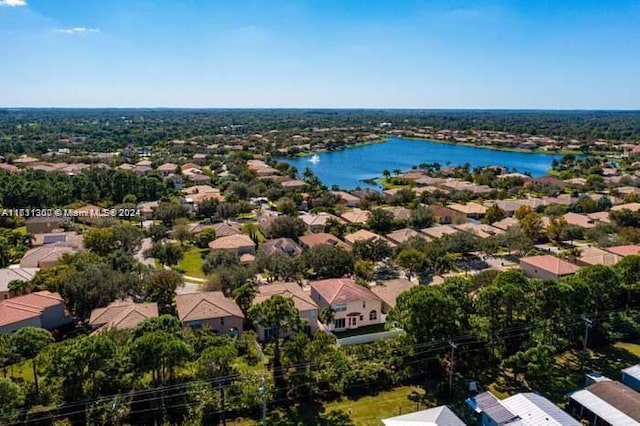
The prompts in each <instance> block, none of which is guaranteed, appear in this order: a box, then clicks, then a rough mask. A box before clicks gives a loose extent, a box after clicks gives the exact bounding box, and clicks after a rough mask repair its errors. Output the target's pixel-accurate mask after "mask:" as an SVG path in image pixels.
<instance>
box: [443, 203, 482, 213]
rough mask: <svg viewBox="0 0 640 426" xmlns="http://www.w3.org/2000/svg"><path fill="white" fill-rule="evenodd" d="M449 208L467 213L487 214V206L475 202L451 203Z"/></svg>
mask: <svg viewBox="0 0 640 426" xmlns="http://www.w3.org/2000/svg"><path fill="white" fill-rule="evenodd" d="M449 208H450V209H452V210H455V211H457V212H460V213H464V214H466V215H469V214H485V213H486V212H487V208H486V207H485V206H483V205H482V204H478V203H473V202H470V203H467V204H449Z"/></svg>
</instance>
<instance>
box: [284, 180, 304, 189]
mask: <svg viewBox="0 0 640 426" xmlns="http://www.w3.org/2000/svg"><path fill="white" fill-rule="evenodd" d="M280 185H282V189H284V190H285V191H297V190H301V189H303V188H304V187H305V186H307V184H306V183H305V182H303V181H301V180H296V179H292V180H287V181H284V182H282V183H281V184H280Z"/></svg>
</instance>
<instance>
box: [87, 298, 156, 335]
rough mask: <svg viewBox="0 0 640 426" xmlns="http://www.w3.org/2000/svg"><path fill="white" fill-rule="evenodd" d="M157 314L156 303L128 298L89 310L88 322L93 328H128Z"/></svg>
mask: <svg viewBox="0 0 640 426" xmlns="http://www.w3.org/2000/svg"><path fill="white" fill-rule="evenodd" d="M157 316H158V305H157V304H156V303H134V302H132V301H129V300H116V301H115V302H112V303H110V304H109V305H107V306H105V307H104V308H97V309H94V310H93V311H92V312H91V317H90V318H89V324H90V325H91V327H92V328H93V329H94V330H107V329H116V330H128V329H131V328H135V327H136V326H137V325H138V324H140V323H141V322H142V321H144V320H146V319H148V318H156V317H157Z"/></svg>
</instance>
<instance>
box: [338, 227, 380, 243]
mask: <svg viewBox="0 0 640 426" xmlns="http://www.w3.org/2000/svg"><path fill="white" fill-rule="evenodd" d="M344 240H345V241H346V242H347V244H349V245H350V246H352V245H353V244H354V243H355V242H356V241H360V242H369V241H375V240H382V241H385V242H386V239H385V238H383V237H381V236H380V235H378V234H375V233H373V232H371V231H368V230H366V229H360V230H358V231H356V232H353V233H351V234H347V235H345V236H344Z"/></svg>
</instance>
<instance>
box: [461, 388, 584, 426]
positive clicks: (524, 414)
mask: <svg viewBox="0 0 640 426" xmlns="http://www.w3.org/2000/svg"><path fill="white" fill-rule="evenodd" d="M465 403H466V404H467V406H469V408H471V410H472V411H473V413H474V414H475V415H476V416H477V418H478V421H477V424H479V425H482V426H502V425H514V426H515V425H519V426H541V425H549V426H580V422H578V421H577V420H575V419H574V418H572V417H571V416H570V415H569V414H567V413H566V412H564V411H562V410H561V409H560V408H559V407H558V406H557V405H555V404H554V403H553V402H551V401H549V400H548V399H547V398H545V397H543V396H541V395H538V394H536V393H533V392H524V393H518V394H516V395H513V396H510V397H508V398H505V399H503V400H499V399H498V398H496V396H495V395H493V394H492V393H491V392H482V393H480V394H478V395H476V396H473V397H471V398H468V399H467V400H466V401H465Z"/></svg>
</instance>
